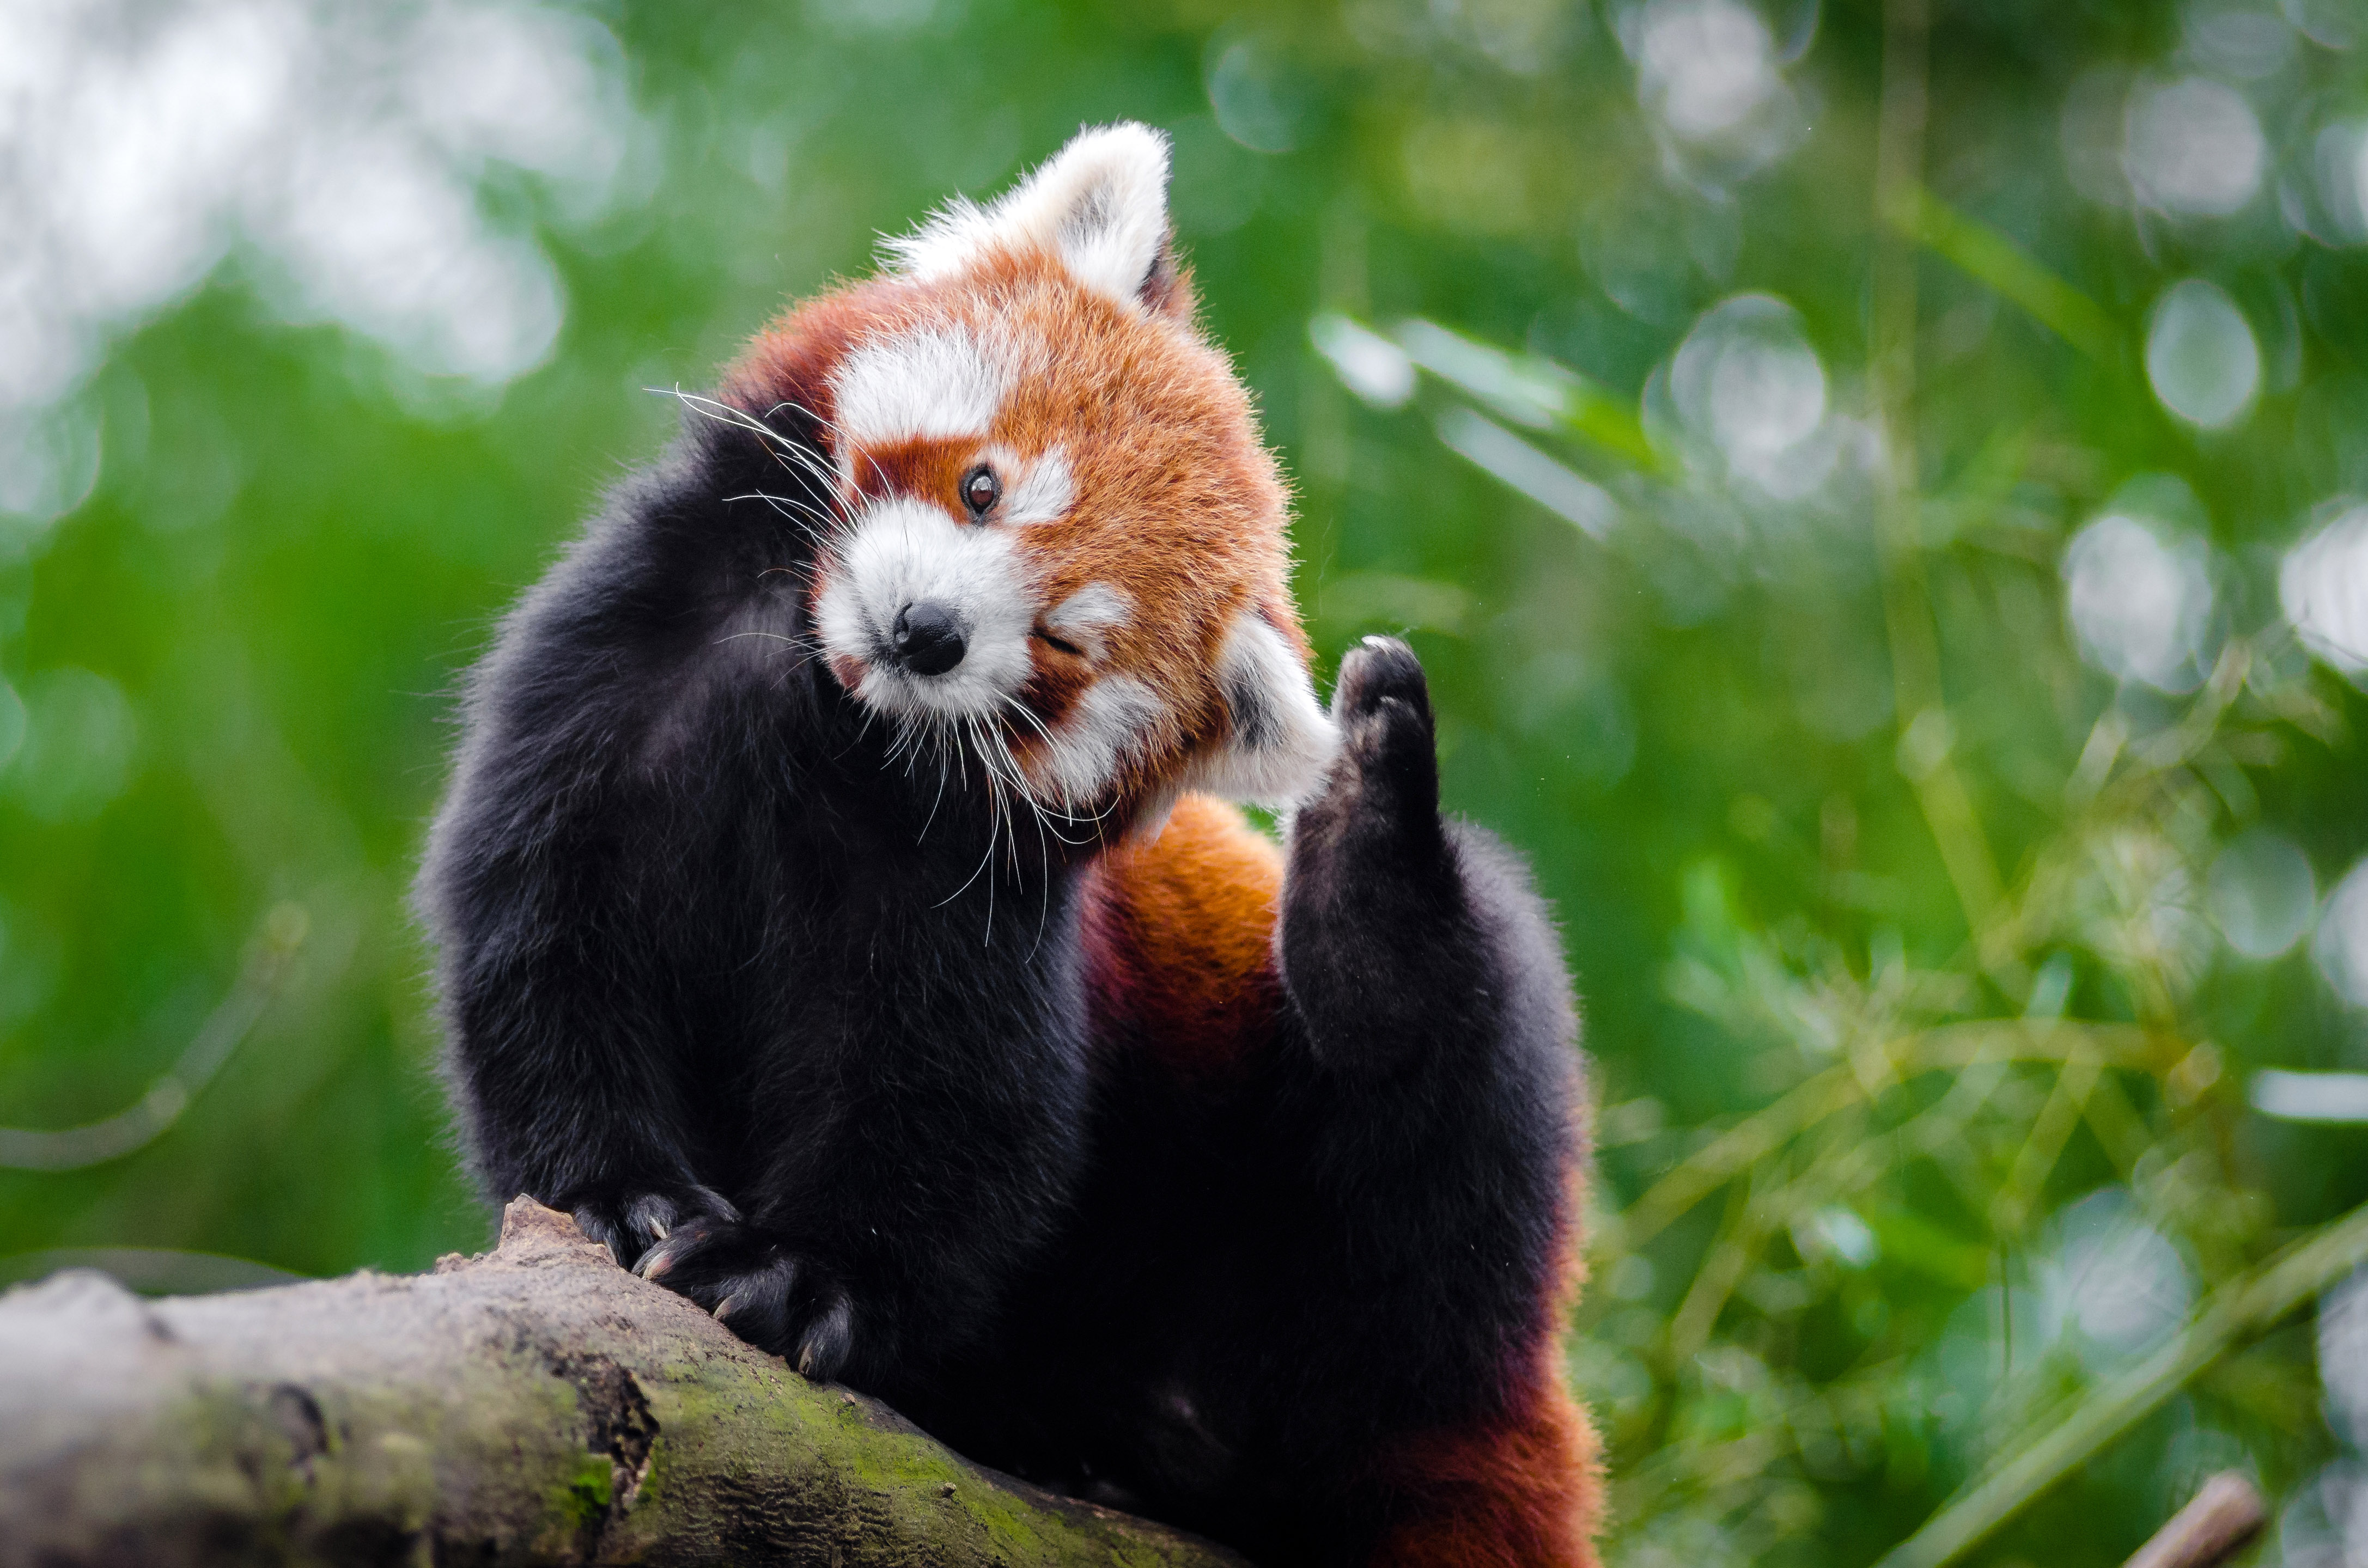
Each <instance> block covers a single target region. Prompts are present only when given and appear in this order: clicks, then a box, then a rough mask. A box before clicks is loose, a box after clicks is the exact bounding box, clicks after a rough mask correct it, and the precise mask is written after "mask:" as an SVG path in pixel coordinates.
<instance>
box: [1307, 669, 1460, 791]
mask: <svg viewBox="0 0 2368 1568" xmlns="http://www.w3.org/2000/svg"><path fill="white" fill-rule="evenodd" d="M1332 720H1333V722H1334V723H1335V724H1337V725H1338V727H1339V731H1340V766H1338V767H1337V768H1336V769H1335V771H1334V785H1335V787H1336V788H1339V787H1343V786H1346V787H1349V788H1351V789H1354V790H1356V792H1357V794H1358V796H1359V797H1360V803H1361V804H1362V805H1363V806H1364V807H1365V809H1367V810H1372V809H1375V808H1379V809H1381V810H1383V811H1385V812H1392V813H1394V814H1399V815H1402V816H1405V817H1406V818H1410V819H1413V820H1417V821H1423V822H1425V823H1428V822H1429V821H1430V820H1433V819H1435V818H1436V816H1437V814H1438V811H1439V762H1438V752H1437V741H1436V738H1435V736H1434V734H1433V733H1432V727H1431V717H1430V686H1429V682H1428V681H1426V680H1425V679H1424V678H1423V673H1422V661H1420V660H1419V659H1417V658H1416V657H1415V656H1414V650H1413V649H1411V648H1409V647H1407V646H1406V644H1405V643H1404V642H1399V641H1398V640H1397V639H1396V638H1395V637H1368V638H1366V639H1365V640H1364V642H1361V643H1360V644H1358V645H1357V646H1356V647H1354V648H1351V649H1349V652H1348V654H1347V655H1346V656H1345V657H1343V658H1342V659H1341V661H1340V678H1339V680H1338V681H1337V682H1336V683H1335V684H1334V686H1333V688H1332ZM1349 775H1353V777H1344V776H1349Z"/></svg>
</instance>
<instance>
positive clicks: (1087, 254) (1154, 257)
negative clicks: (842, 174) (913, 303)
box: [887, 120, 1167, 306]
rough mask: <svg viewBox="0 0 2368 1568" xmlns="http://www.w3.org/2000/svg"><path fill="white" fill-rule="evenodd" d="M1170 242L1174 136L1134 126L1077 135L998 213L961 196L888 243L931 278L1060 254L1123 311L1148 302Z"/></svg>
mask: <svg viewBox="0 0 2368 1568" xmlns="http://www.w3.org/2000/svg"><path fill="white" fill-rule="evenodd" d="M1166 245H1167V137H1166V136H1165V135H1163V134H1161V133H1160V132H1159V131H1154V130H1153V129H1151V127H1149V126H1147V125H1138V124H1136V123H1134V122H1133V121H1132V120H1124V121H1121V122H1120V123H1119V124H1116V125H1104V126H1099V127H1096V128H1094V129H1091V130H1087V131H1079V132H1078V133H1077V134H1076V136H1075V137H1074V138H1073V139H1071V141H1070V142H1069V144H1068V145H1067V146H1065V147H1064V148H1062V149H1061V150H1060V151H1059V152H1058V153H1054V154H1053V158H1052V160H1051V161H1050V162H1049V163H1047V164H1045V165H1044V166H1043V167H1042V168H1040V169H1038V170H1037V171H1036V172H1035V173H1034V174H1032V175H1030V176H1028V178H1027V179H1025V180H1023V181H1021V182H1020V184H1019V186H1018V187H1016V188H1015V189H1013V190H1011V191H1008V192H1007V193H1006V194H1005V195H1004V196H1003V197H1001V198H1000V199H997V200H996V202H995V204H994V205H992V206H990V207H980V206H979V205H978V204H977V203H975V202H973V201H970V200H967V199H962V198H960V197H957V198H955V199H954V200H952V201H951V202H950V203H948V204H947V205H946V206H945V207H944V208H943V209H941V210H939V212H938V213H937V214H936V215H935V216H933V217H931V218H930V219H929V220H928V222H926V223H923V224H922V225H921V227H920V228H919V229H918V230H916V231H915V232H914V233H910V234H905V235H900V236H898V237H896V238H894V239H891V240H889V241H888V242H887V248H888V253H889V256H890V257H891V260H892V263H893V265H894V266H895V267H896V268H897V269H898V270H899V271H902V272H904V273H905V274H906V275H907V276H908V277H912V278H919V279H921V280H923V281H927V280H928V279H930V278H944V277H950V276H951V275H952V274H954V273H957V272H960V271H962V269H963V268H964V267H969V266H971V265H972V264H973V263H974V262H976V261H977V260H978V259H979V258H980V257H981V256H984V255H985V254H986V253H987V252H989V251H991V250H993V249H995V248H996V247H998V246H1003V247H1008V248H1010V249H1014V250H1022V251H1025V250H1041V251H1045V252H1049V253H1050V254H1052V255H1053V256H1058V257H1059V258H1060V260H1061V263H1062V265H1064V267H1067V268H1068V270H1069V275H1070V276H1071V277H1073V278H1076V280H1077V281H1078V282H1080V283H1082V284H1084V285H1085V286H1086V287H1087V288H1089V289H1094V290H1099V291H1100V292H1102V293H1104V294H1107V295H1109V296H1110V298H1111V299H1113V300H1116V301H1119V302H1120V303H1121V304H1127V305H1135V306H1140V305H1142V304H1143V303H1144V289H1145V285H1146V284H1150V283H1152V282H1153V281H1154V278H1153V274H1154V272H1155V270H1156V268H1157V267H1159V265H1160V258H1161V253H1162V251H1163V249H1164V247H1165V246H1166Z"/></svg>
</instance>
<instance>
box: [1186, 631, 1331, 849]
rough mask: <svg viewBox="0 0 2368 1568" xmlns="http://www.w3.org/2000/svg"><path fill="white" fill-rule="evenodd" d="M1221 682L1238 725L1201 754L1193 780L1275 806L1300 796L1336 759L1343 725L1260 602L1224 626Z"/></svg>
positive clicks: (1213, 789)
mask: <svg viewBox="0 0 2368 1568" xmlns="http://www.w3.org/2000/svg"><path fill="white" fill-rule="evenodd" d="M1217 686H1218V689H1219V690H1221V691H1223V692H1224V697H1225V708H1226V710H1227V712H1228V713H1229V714H1230V715H1231V717H1232V722H1233V733H1231V734H1229V735H1228V736H1227V737H1226V738H1225V744H1224V745H1223V746H1222V747H1220V748H1219V749H1218V750H1217V751H1216V752H1215V753H1213V754H1212V755H1211V756H1207V757H1204V758H1202V759H1201V763H1200V765H1199V767H1197V768H1196V769H1195V771H1194V774H1193V777H1192V778H1191V785H1192V787H1193V788H1195V789H1199V790H1207V791H1208V792H1209V793H1211V794H1212V795H1224V796H1226V797H1228V798H1230V799H1232V800H1236V801H1247V802H1249V803H1250V804H1252V805H1258V806H1268V807H1272V808H1274V809H1276V810H1281V809H1282V808H1284V807H1287V806H1292V805H1295V804H1297V803H1298V801H1300V800H1301V799H1303V798H1304V796H1305V795H1306V794H1307V792H1308V791H1309V790H1313V789H1314V788H1315V785H1316V783H1317V781H1318V780H1320V779H1321V778H1323V776H1324V770H1325V768H1326V767H1329V766H1330V765H1331V761H1332V756H1333V753H1334V752H1335V751H1337V750H1338V747H1339V744H1340V741H1339V732H1338V730H1336V729H1334V728H1333V724H1332V719H1331V716H1330V715H1329V714H1327V713H1326V712H1325V711H1324V710H1323V708H1322V706H1321V705H1319V704H1318V703H1317V702H1316V700H1315V686H1314V683H1312V682H1311V681H1309V679H1308V678H1307V668H1306V666H1305V665H1302V664H1301V663H1300V662H1299V655H1298V654H1297V653H1293V652H1292V647H1291V644H1290V643H1289V642H1285V641H1284V640H1283V636H1282V633H1281V632H1280V631H1276V630H1275V629H1274V628H1273V626H1271V625H1270V624H1269V623H1268V621H1267V619H1266V617H1264V616H1262V615H1260V614H1258V611H1257V610H1255V609H1246V610H1243V611H1242V612H1241V613H1240V614H1239V615H1236V616H1235V618H1234V624H1233V626H1232V627H1231V628H1230V629H1229V630H1228V631H1226V633H1225V643H1224V648H1223V649H1222V650H1220V651H1219V653H1218V655H1217Z"/></svg>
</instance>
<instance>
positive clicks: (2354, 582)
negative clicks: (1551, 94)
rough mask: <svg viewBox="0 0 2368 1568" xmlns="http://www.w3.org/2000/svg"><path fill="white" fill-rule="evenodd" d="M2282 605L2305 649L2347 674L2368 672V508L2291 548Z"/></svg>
mask: <svg viewBox="0 0 2368 1568" xmlns="http://www.w3.org/2000/svg"><path fill="white" fill-rule="evenodd" d="M2278 604H2279V606H2280V608H2283V610H2284V611H2285V614H2286V619H2287V620H2289V621H2291V622H2293V624H2294V631H2296V632H2297V633H2298V634H2299V635H2300V636H2301V638H2302V641H2303V645H2304V646H2305V647H2307V648H2308V649H2309V650H2310V651H2311V652H2312V653H2316V654H2317V655H2318V656H2319V657H2320V658H2322V659H2324V660H2326V661H2327V662H2328V664H2330V665H2334V666H2335V667H2336V668H2337V669H2339V670H2341V671H2342V672H2343V673H2344V674H2345V675H2347V676H2362V675H2368V506H2352V507H2351V508H2349V509H2348V510H2346V511H2344V512H2343V513H2342V514H2341V515H2340V516H2339V517H2337V518H2336V519H2335V520H2334V521H2333V522H2331V523H2329V524H2328V525H2327V526H2326V527H2325V528H2320V529H2319V530H2318V531H2317V532H2316V533H2314V534H2312V535H2310V536H2309V537H2308V538H2307V539H2305V540H2303V541H2302V542H2301V543H2300V544H2297V545H2295V546H2294V548H2293V549H2292V550H2290V551H2286V557H2285V560H2284V561H2283V562H2280V564H2279V567H2278Z"/></svg>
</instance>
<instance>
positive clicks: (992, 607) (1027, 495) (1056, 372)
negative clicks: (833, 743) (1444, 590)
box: [729, 124, 1333, 822]
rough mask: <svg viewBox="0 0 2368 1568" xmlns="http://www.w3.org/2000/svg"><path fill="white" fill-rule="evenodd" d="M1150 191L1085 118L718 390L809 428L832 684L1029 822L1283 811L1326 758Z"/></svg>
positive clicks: (1149, 169) (1275, 478)
mask: <svg viewBox="0 0 2368 1568" xmlns="http://www.w3.org/2000/svg"><path fill="white" fill-rule="evenodd" d="M890 248H891V254H892V261H891V265H890V267H888V269H887V270H885V271H884V272H883V273H882V274H881V275H880V276H879V277H877V278H872V279H870V280H868V281H865V282H862V283H859V284H856V285H853V286H851V287H849V288H847V289H843V290H838V291H837V292H835V293H832V294H829V295H826V296H824V297H823V298H821V299H818V300H815V301H810V302H809V303H807V304H805V305H803V306H801V307H798V308H797V309H795V310H792V311H791V312H790V313H789V314H788V315H786V316H785V317H784V318H783V319H782V320H781V321H780V322H779V323H778V324H775V326H774V327H773V328H771V329H770V330H769V331H768V333H767V334H766V335H763V336H762V337H760V338H758V340H757V343H756V345H755V346H754V347H753V348H752V350H751V352H750V353H749V355H748V356H747V357H746V358H745V359H744V360H743V361H742V363H741V364H740V366H739V367H738V369H737V370H736V372H735V374H734V379H733V381H732V382H731V384H730V387H729V392H730V395H731V396H732V398H733V400H734V402H735V403H738V404H739V405H740V407H741V408H742V409H744V410H746V411H748V412H750V413H753V414H756V415H759V416H761V415H764V414H765V413H766V411H767V410H768V408H771V407H777V406H778V405H780V403H795V404H797V405H798V406H799V407H800V408H801V409H803V410H804V411H806V412H808V413H809V414H810V415H812V417H813V419H814V425H815V427H816V429H817V431H818V436H817V437H816V438H817V440H818V441H819V442H820V443H821V445H822V447H823V449H824V453H823V455H824V458H825V462H826V464H827V467H828V469H829V471H830V474H831V484H832V486H833V489H834V501H835V505H834V507H833V516H832V517H831V519H830V521H829V523H828V525H827V527H825V528H824V529H823V530H822V531H823V535H824V537H823V538H822V540H820V543H819V548H818V550H817V552H816V559H815V567H814V582H813V588H812V597H811V599H810V603H809V610H810V613H811V616H812V620H813V626H814V632H815V635H816V637H817V639H818V641H819V642H820V644H821V648H822V651H823V653H824V655H825V663H826V665H827V667H828V668H829V670H830V673H831V676H833V677H835V678H836V679H837V682H838V683H839V685H840V686H841V687H844V688H845V689H846V690H847V691H848V693H849V694H851V695H852V696H853V698H854V699H856V700H857V701H858V702H860V703H861V704H863V705H865V706H866V707H868V708H870V709H871V710H874V711H876V712H878V713H880V714H882V715H883V716H885V717H886V718H888V719H889V720H891V721H892V722H894V723H895V724H897V725H898V726H899V727H900V728H902V729H904V730H905V731H907V732H909V733H913V734H914V735H915V737H916V740H918V739H923V738H926V737H931V736H934V737H935V738H936V739H938V740H939V741H942V742H948V743H952V742H956V741H960V742H962V743H963V744H973V745H975V746H979V747H983V748H985V750H986V753H987V755H988V756H990V757H992V758H995V759H996V760H998V761H999V762H1002V763H1004V764H1005V765H1006V767H1005V776H1006V778H1007V781H1008V782H1013V783H1019V784H1024V786H1025V789H1026V792H1027V794H1028V795H1029V797H1030V799H1032V800H1033V801H1035V802H1036V803H1037V804H1038V805H1040V806H1042V807H1047V808H1053V809H1059V810H1064V811H1067V812H1080V813H1088V812H1105V811H1110V810H1113V809H1116V810H1120V811H1121V812H1123V813H1124V814H1127V815H1136V814H1137V813H1143V814H1146V815H1148V816H1149V817H1150V819H1151V820H1152V821H1153V822H1156V820H1157V819H1158V816H1159V815H1160V814H1161V813H1162V811H1163V808H1164V804H1165V802H1167V801H1170V800H1172V799H1173V797H1174V795H1175V793H1176V791H1178V790H1184V789H1200V790H1209V791H1211V792H1213V793H1218V794H1224V795H1229V796H1232V797H1234V798H1235V799H1240V800H1247V801H1257V802H1260V803H1266V804H1273V805H1283V804H1287V803H1289V802H1291V801H1293V800H1295V799H1297V798H1298V797H1300V796H1301V795H1302V794H1304V792H1305V790H1307V789H1308V787H1309V786H1310V785H1311V784H1312V783H1313V782H1314V780H1315V778H1316V776H1317V775H1318V774H1319V773H1320V771H1321V770H1322V768H1323V767H1324V766H1325V764H1326V760H1327V759H1328V758H1329V756H1330V754H1331V749H1332V744H1333V737H1332V730H1331V726H1330V723H1329V722H1328V721H1327V720H1326V717H1325V714H1324V712H1323V710H1321V709H1320V708H1319V707H1318V706H1317V704H1316V701H1315V694H1314V692H1313V689H1312V687H1311V685H1310V682H1309V678H1308V673H1307V658H1308V650H1307V642H1306V638H1305V636H1304V633H1303V632H1302V631H1301V630H1300V626H1299V619H1298V616H1297V614H1296V612H1295V611H1294V609H1293V608H1292V600H1291V596H1290V589H1289V584H1288V568H1289V559H1288V546H1287V544H1286V541H1285V539H1284V527H1285V524H1286V522H1287V520H1288V500H1287V496H1286V494H1285V492H1284V489H1283V485H1282V483H1281V478H1280V476H1279V475H1278V474H1277V472H1276V470H1275V465H1274V461H1273V459H1272V458H1271V457H1270V456H1269V453H1268V452H1267V450H1266V449H1265V448H1264V446H1262V445H1261V444H1260V441H1259V438H1258V425H1257V421H1256V419H1255V417H1254V415H1253V414H1252V412H1251V409H1250V403H1249V399H1248V397H1247V394H1246V392H1244V390H1243V388H1242V386H1241V383H1240V382H1239V381H1237V380H1236V379H1235V375H1234V372H1233V368H1232V366H1231V365H1230V364H1229V363H1228V362H1227V361H1226V359H1225V358H1224V356H1223V355H1222V354H1220V353H1219V352H1218V351H1217V350H1216V349H1214V348H1213V347H1211V346H1210V345H1209V344H1208V343H1207V342H1205V341H1204V340H1203V339H1202V338H1201V335H1200V334H1199V332H1198V331H1197V330H1196V328H1195V325H1194V323H1193V319H1192V312H1193V302H1192V296H1191V289H1190V281H1189V279H1188V278H1185V277H1184V276H1183V274H1182V273H1181V272H1180V270H1179V269H1178V266H1177V263H1176V260H1175V257H1174V255H1173V253H1172V251H1171V250H1170V248H1169V244H1168V222H1167V142H1166V140H1165V139H1164V138H1163V137H1162V136H1161V135H1160V134H1159V133H1158V132H1156V131H1151V130H1148V129H1146V128H1144V127H1143V126H1140V125H1124V124H1122V125H1113V126H1109V127H1105V128H1102V129H1099V130H1092V131H1085V132H1083V133H1081V134H1080V135H1078V136H1077V137H1076V140H1074V141H1073V142H1070V143H1069V144H1068V146H1066V147H1065V148H1064V149H1063V150H1062V151H1061V152H1060V153H1058V154H1057V155H1056V156H1055V157H1053V160H1052V161H1051V162H1050V163H1047V164H1046V165H1044V166H1043V167H1042V168H1041V169H1039V170H1037V171H1036V173H1035V174H1034V175H1033V176H1030V177H1029V178H1028V179H1027V180H1025V181H1024V182H1022V183H1021V184H1020V185H1019V187H1017V188H1016V189H1014V190H1012V191H1010V192H1008V194H1006V195H1005V196H1003V197H1002V198H1001V199H998V200H996V202H994V203H993V204H992V205H990V206H986V207H980V206H976V205H973V204H972V203H970V202H968V201H963V200H957V201H955V202H954V203H953V204H951V206H949V207H947V208H945V209H944V210H941V211H939V213H938V214H937V215H936V216H935V217H933V218H931V219H930V220H929V221H928V222H927V223H925V224H924V225H923V226H922V227H921V228H920V229H919V230H918V231H917V232H916V233H912V234H910V235H906V236H905V237H903V238H901V239H897V240H894V241H892V242H890ZM998 748H999V749H998ZM1015 774H1016V778H1013V777H1011V776H1012V775H1015Z"/></svg>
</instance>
